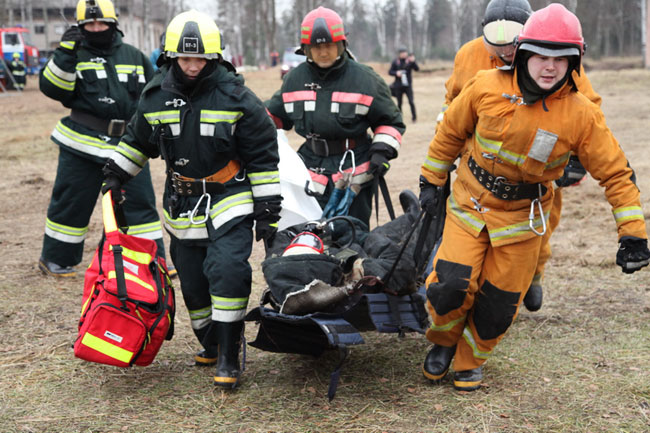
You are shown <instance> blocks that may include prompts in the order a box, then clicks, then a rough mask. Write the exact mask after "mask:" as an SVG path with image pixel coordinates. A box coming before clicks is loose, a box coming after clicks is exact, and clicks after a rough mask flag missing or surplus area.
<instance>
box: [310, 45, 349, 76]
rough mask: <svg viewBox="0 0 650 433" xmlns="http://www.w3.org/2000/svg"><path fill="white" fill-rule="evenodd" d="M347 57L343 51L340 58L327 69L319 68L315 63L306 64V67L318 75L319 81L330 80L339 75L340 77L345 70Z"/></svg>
mask: <svg viewBox="0 0 650 433" xmlns="http://www.w3.org/2000/svg"><path fill="white" fill-rule="evenodd" d="M348 57H349V55H348V53H347V51H344V52H343V54H341V58H340V59H338V60H337V61H336V62H335V63H334V64H333V65H332V66H330V67H329V68H327V69H323V68H321V67H319V66H318V65H317V64H316V63H314V62H310V61H308V62H307V66H308V67H309V69H311V71H312V72H313V73H315V74H316V75H318V78H320V79H321V80H327V79H330V78H336V77H338V76H339V75H341V73H342V71H343V70H344V69H345V66H346V65H347V63H348V61H349V58H348Z"/></svg>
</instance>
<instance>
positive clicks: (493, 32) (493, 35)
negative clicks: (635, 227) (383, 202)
mask: <svg viewBox="0 0 650 433" xmlns="http://www.w3.org/2000/svg"><path fill="white" fill-rule="evenodd" d="M532 13H533V10H532V9H531V7H530V4H529V3H528V0H491V1H490V2H489V3H488V5H487V7H486V8H485V14H484V16H483V21H482V25H483V35H482V36H480V37H478V38H476V39H474V40H472V41H470V42H468V43H466V44H465V45H463V46H462V47H461V48H460V50H459V51H458V53H457V54H456V58H455V59H454V70H453V72H452V75H451V77H449V79H448V80H447V82H446V83H445V88H446V89H447V93H446V95H445V103H444V105H443V107H442V111H441V112H440V114H439V116H438V124H439V123H440V122H441V120H442V117H443V116H444V112H445V110H446V109H447V107H448V106H449V104H451V101H453V100H454V98H456V96H458V94H459V93H460V91H461V89H462V88H463V86H464V85H465V84H466V83H467V82H468V81H469V80H470V79H471V78H472V77H474V76H475V75H476V73H477V72H479V71H482V70H488V69H495V68H508V67H510V66H511V65H512V61H513V58H514V53H515V46H514V42H515V39H516V37H517V36H518V34H519V32H520V31H521V29H522V28H523V26H524V23H525V22H526V20H527V19H528V17H530V15H531V14H532ZM572 75H573V76H572V78H573V81H574V83H575V84H576V86H577V87H578V89H579V91H580V93H582V94H584V95H585V96H586V97H587V98H589V99H590V100H591V101H592V102H594V103H595V104H598V105H600V103H601V97H600V95H598V93H596V92H595V91H594V89H593V87H592V86H591V82H590V81H589V79H588V78H587V76H586V74H585V71H584V68H583V67H582V66H580V68H579V69H578V70H576V71H574V72H573V73H572ZM473 141H474V138H473V137H470V138H469V139H468V140H467V146H468V147H469V146H471V144H472V142H473ZM585 174H586V172H585V170H584V168H583V167H582V165H581V164H580V161H579V160H578V158H577V157H575V156H572V157H571V158H570V160H569V164H567V166H566V169H565V173H564V175H563V176H562V177H561V178H560V179H558V181H557V182H555V183H554V185H553V186H554V188H557V190H556V194H555V199H554V202H553V208H552V210H551V216H550V218H549V229H548V230H547V234H546V235H545V238H544V241H543V242H542V251H541V252H540V256H539V263H538V265H537V269H536V271H535V276H534V277H533V281H532V282H530V283H529V287H528V291H527V292H526V296H525V298H524V306H525V307H526V308H527V309H528V310H530V311H537V310H539V309H540V308H541V306H542V297H543V292H542V279H543V275H544V267H545V265H546V262H547V261H548V259H549V258H550V257H551V246H550V243H549V239H550V236H551V234H552V233H553V231H554V230H555V228H556V227H557V226H558V224H559V223H560V214H561V212H562V190H561V188H563V187H567V186H571V185H574V184H577V183H578V182H580V181H581V180H582V179H583V177H584V176H585Z"/></svg>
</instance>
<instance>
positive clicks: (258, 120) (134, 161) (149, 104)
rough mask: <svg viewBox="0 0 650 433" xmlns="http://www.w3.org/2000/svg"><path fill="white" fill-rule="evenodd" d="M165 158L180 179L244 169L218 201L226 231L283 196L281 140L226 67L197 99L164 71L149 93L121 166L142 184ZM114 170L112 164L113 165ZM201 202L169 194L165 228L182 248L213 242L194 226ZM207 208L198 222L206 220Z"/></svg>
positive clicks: (121, 150)
mask: <svg viewBox="0 0 650 433" xmlns="http://www.w3.org/2000/svg"><path fill="white" fill-rule="evenodd" d="M158 156H162V157H163V158H165V159H166V163H167V166H168V167H169V168H170V169H171V170H172V171H174V172H176V173H178V174H180V175H182V176H185V177H191V178H194V179H201V178H205V177H208V176H210V175H212V174H214V173H216V172H218V171H219V170H221V169H222V168H224V167H225V166H226V165H227V164H228V163H229V162H230V161H232V160H237V161H239V162H240V163H241V166H242V169H241V170H240V172H239V174H238V175H237V176H236V177H235V178H233V179H231V180H230V181H228V182H227V183H226V187H227V191H226V193H224V194H210V211H209V213H210V219H211V221H212V227H213V228H214V229H215V231H214V232H213V231H212V230H211V233H216V231H223V230H224V227H227V223H228V222H229V221H231V220H232V219H233V218H236V217H239V216H244V215H248V214H251V213H252V212H253V202H254V200H257V201H264V200H268V199H270V198H272V197H275V198H277V196H279V195H280V177H279V173H278V168H277V166H278V160H279V157H278V147H277V134H276V129H275V127H274V125H273V122H272V121H271V119H270V118H269V116H268V114H267V113H266V110H265V108H264V105H263V104H262V102H261V101H260V100H259V99H258V98H257V96H255V95H254V94H253V92H251V91H250V90H249V89H248V88H247V87H246V86H244V80H243V78H242V77H240V76H238V75H236V74H234V73H233V72H231V71H230V70H228V68H227V67H226V66H223V65H218V66H217V68H216V70H215V71H214V72H213V73H212V74H211V75H209V76H207V77H205V78H203V79H201V81H200V82H199V83H197V85H196V87H195V88H194V90H193V91H192V92H191V94H190V95H185V94H183V93H182V92H180V91H179V90H177V87H176V83H175V80H174V79H173V74H172V73H171V71H170V70H169V66H168V65H163V67H162V68H161V70H160V73H158V74H156V75H155V76H154V78H153V80H152V81H151V83H149V84H148V85H147V87H146V88H145V89H144V91H143V92H142V97H141V99H140V103H139V104H138V108H137V110H136V113H135V115H134V117H133V119H132V120H131V122H130V123H129V125H128V126H127V131H126V134H125V135H124V137H122V140H121V141H120V144H119V146H118V147H117V149H116V151H115V153H114V154H113V155H112V156H111V161H112V163H115V164H116V165H117V166H119V167H120V168H121V169H122V170H124V171H125V172H126V173H128V174H129V175H130V176H135V175H136V174H137V173H138V172H139V171H140V169H141V168H142V167H143V166H144V164H145V163H146V162H147V160H148V159H149V158H156V157H158ZM109 163H110V161H109ZM198 201H199V197H198V196H190V197H188V196H178V195H176V194H174V191H173V189H172V187H171V185H170V182H169V179H168V182H167V184H166V187H165V196H164V200H163V207H164V212H165V227H166V228H167V230H168V231H169V232H170V233H171V234H172V235H173V236H175V237H177V238H178V239H181V240H200V239H207V238H208V237H209V233H208V231H207V230H206V226H205V224H203V223H202V224H196V223H192V222H191V221H190V219H189V212H190V211H191V210H192V209H194V207H195V206H196V203H197V202H198ZM205 204H206V201H205V200H204V201H203V202H202V204H201V205H200V206H199V212H198V217H195V218H194V220H195V222H196V220H197V219H201V217H203V216H204V215H205Z"/></svg>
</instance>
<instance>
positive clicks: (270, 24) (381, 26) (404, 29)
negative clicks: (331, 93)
mask: <svg viewBox="0 0 650 433" xmlns="http://www.w3.org/2000/svg"><path fill="white" fill-rule="evenodd" d="M488 1H489V0H322V1H316V0H285V1H281V0H239V1H232V0H227V1H226V0H212V1H210V0H204V1H203V2H197V1H191V0H114V3H115V5H116V6H117V7H118V9H119V8H120V7H121V8H124V9H125V10H128V11H129V13H130V14H132V15H133V16H136V17H140V18H141V19H142V20H143V21H144V22H145V23H146V22H148V20H150V19H158V20H163V21H165V22H168V21H169V20H170V19H171V18H172V17H173V16H174V15H176V14H177V13H179V12H181V11H183V10H187V9H189V8H191V7H201V8H203V10H205V11H206V12H207V13H209V14H210V15H211V16H213V17H214V18H215V20H216V21H217V24H218V25H219V27H220V29H221V31H222V34H223V39H224V42H225V43H226V44H227V45H228V47H229V50H230V52H231V53H232V54H233V55H235V56H241V57H242V58H243V60H244V61H245V63H246V64H264V63H268V62H269V53H271V52H273V51H279V52H282V51H284V50H285V49H286V48H288V47H292V46H295V45H297V44H298V43H299V40H300V23H301V21H302V18H303V17H304V16H305V14H306V13H307V12H309V11H310V10H312V9H314V8H316V7H318V6H325V7H329V8H332V9H334V10H335V11H337V12H338V13H339V15H341V17H342V18H343V21H344V23H345V28H346V32H347V35H348V40H349V42H350V48H351V50H352V51H353V53H354V54H355V55H356V56H357V57H358V58H359V60H361V61H387V60H389V59H390V58H392V57H393V56H394V55H395V52H396V50H397V49H398V48H399V47H406V48H407V49H409V50H411V51H413V52H414V53H415V55H416V56H417V57H418V58H420V59H436V58H438V59H452V58H453V56H454V54H455V53H456V51H457V50H458V48H459V47H460V46H461V45H462V44H463V43H465V42H467V41H469V40H471V39H473V38H475V37H478V36H480V35H481V20H482V18H483V13H484V11H485V6H486V5H487V3H488ZM529 1H530V4H531V6H532V8H533V9H534V10H537V9H539V8H542V7H545V6H547V5H548V4H550V3H551V2H552V1H551V0H529ZM555 1H556V2H558V3H562V4H564V5H565V6H566V7H567V8H568V9H569V10H571V11H573V12H574V13H575V14H576V15H577V16H578V17H579V18H580V21H581V23H582V28H583V34H584V37H585V40H586V42H587V45H588V56H589V57H592V58H599V57H622V56H638V55H641V54H642V50H643V37H644V35H643V31H644V28H643V23H642V16H643V13H642V12H643V7H642V6H643V3H644V2H645V1H646V0H616V1H613V0H555ZM48 3H52V2H49V1H43V0H0V23H2V25H13V24H16V23H22V24H23V25H26V23H27V21H29V19H30V17H32V16H33V15H34V13H33V9H37V8H43V7H52V6H51V5H48ZM68 3H69V5H68ZM76 3H77V2H76V1H75V0H63V1H60V2H57V6H58V7H63V6H67V7H74V6H75V5H76ZM280 6H282V7H280ZM26 26H27V25H26Z"/></svg>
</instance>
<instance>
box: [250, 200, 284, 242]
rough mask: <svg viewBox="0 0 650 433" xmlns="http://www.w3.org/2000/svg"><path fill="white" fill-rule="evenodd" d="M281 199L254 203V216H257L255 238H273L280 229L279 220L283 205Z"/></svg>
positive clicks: (268, 239)
mask: <svg viewBox="0 0 650 433" xmlns="http://www.w3.org/2000/svg"><path fill="white" fill-rule="evenodd" d="M280 202H281V199H280V200H270V201H260V202H255V203H254V204H253V218H255V240H256V241H259V240H261V239H264V240H266V241H271V240H273V237H274V236H275V233H276V232H277V231H278V221H279V220H280V211H281V210H282V205H281V204H280Z"/></svg>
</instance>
